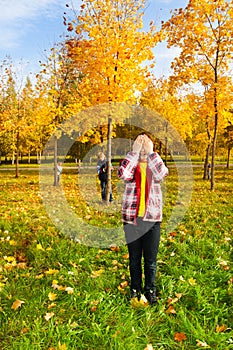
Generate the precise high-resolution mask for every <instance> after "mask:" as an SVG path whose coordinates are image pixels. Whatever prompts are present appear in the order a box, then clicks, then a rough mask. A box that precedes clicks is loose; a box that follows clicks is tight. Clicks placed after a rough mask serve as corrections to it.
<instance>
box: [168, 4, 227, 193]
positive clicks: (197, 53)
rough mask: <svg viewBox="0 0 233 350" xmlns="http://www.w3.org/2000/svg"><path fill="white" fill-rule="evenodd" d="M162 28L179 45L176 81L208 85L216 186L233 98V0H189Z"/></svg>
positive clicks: (174, 43) (212, 184)
mask: <svg viewBox="0 0 233 350" xmlns="http://www.w3.org/2000/svg"><path fill="white" fill-rule="evenodd" d="M162 29H163V30H164V32H165V33H166V35H167V42H168V47H172V46H177V47H179V48H180V55H179V57H177V58H176V59H175V60H174V62H173V64H172V67H173V68H174V77H173V83H174V84H177V85H180V84H182V85H184V84H190V83H196V82H199V84H201V86H202V87H203V88H205V89H203V90H204V91H205V100H206V101H208V102H206V101H205V103H207V104H206V106H208V115H209V117H210V120H211V122H212V121H213V130H212V145H211V146H212V154H211V163H212V164H211V165H212V167H211V189H212V190H214V185H215V178H214V173H215V151H216V142H217V136H218V131H219V122H220V120H221V118H222V112H223V109H225V108H227V106H228V105H229V103H230V99H231V100H232V80H231V78H230V77H229V76H230V74H229V67H230V64H231V63H232V52H233V1H232V0H211V1H210V0H203V1H199V0H190V1H189V3H188V5H187V6H186V7H185V8H184V9H177V10H175V11H174V13H173V15H172V17H171V19H170V20H168V21H167V22H166V23H163V26H162ZM229 82H230V84H229ZM206 87H207V89H206ZM226 91H227V94H226Z"/></svg>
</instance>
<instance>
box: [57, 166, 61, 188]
mask: <svg viewBox="0 0 233 350" xmlns="http://www.w3.org/2000/svg"><path fill="white" fill-rule="evenodd" d="M61 173H62V162H59V163H58V164H57V183H58V184H59V183H60V179H61Z"/></svg>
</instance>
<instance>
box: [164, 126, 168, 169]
mask: <svg viewBox="0 0 233 350" xmlns="http://www.w3.org/2000/svg"><path fill="white" fill-rule="evenodd" d="M167 135H168V122H166V124H165V161H164V163H165V165H167V145H168V139H167Z"/></svg>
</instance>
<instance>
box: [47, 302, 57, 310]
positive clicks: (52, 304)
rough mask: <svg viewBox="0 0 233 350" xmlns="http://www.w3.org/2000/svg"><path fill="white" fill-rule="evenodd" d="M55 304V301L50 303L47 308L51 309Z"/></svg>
mask: <svg viewBox="0 0 233 350" xmlns="http://www.w3.org/2000/svg"><path fill="white" fill-rule="evenodd" d="M55 306H57V304H56V303H51V304H50V305H48V309H49V310H50V309H52V308H53V307H55Z"/></svg>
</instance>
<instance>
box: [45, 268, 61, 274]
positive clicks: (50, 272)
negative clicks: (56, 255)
mask: <svg viewBox="0 0 233 350" xmlns="http://www.w3.org/2000/svg"><path fill="white" fill-rule="evenodd" d="M45 273H46V275H56V274H57V273H59V270H55V269H48V271H45Z"/></svg>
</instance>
